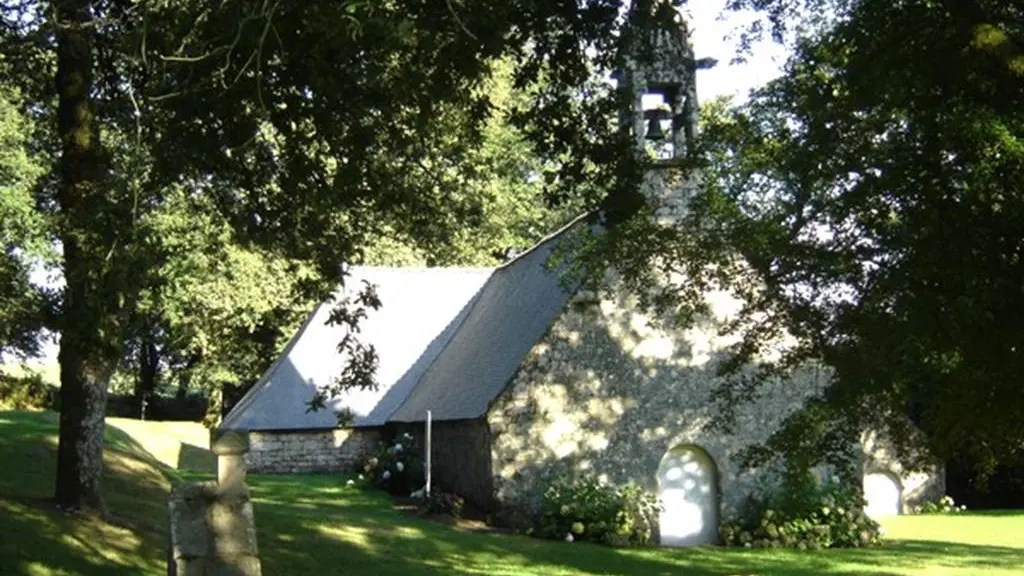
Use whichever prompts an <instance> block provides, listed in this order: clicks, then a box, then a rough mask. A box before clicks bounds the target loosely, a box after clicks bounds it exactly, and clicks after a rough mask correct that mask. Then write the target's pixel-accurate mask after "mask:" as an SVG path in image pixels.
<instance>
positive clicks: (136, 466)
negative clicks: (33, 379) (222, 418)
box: [0, 412, 213, 576]
mask: <svg viewBox="0 0 1024 576" xmlns="http://www.w3.org/2000/svg"><path fill="white" fill-rule="evenodd" d="M107 424H108V425H107V427H106V431H105V437H104V443H105V445H106V448H107V449H106V451H105V453H104V457H103V463H104V475H103V486H104V493H105V496H106V501H107V506H108V508H109V509H110V514H111V519H112V521H113V523H105V522H102V521H100V520H98V519H96V518H88V517H81V516H68V515H66V514H64V513H62V512H60V511H59V510H57V509H56V508H55V507H53V506H52V505H51V504H50V503H49V502H48V499H49V498H50V497H51V496H52V495H53V491H54V481H55V475H56V468H57V429H58V422H57V414H55V413H52V412H0V462H2V463H3V470H2V471H0V574H3V575H5V576H6V575H7V574H31V575H51V574H54V575H57V574H60V575H63V574H97V575H98V574H115V575H116V574H164V573H166V568H165V558H166V555H165V553H166V533H167V532H166V531H167V506H166V502H167V495H168V493H169V491H170V486H171V483H172V482H174V481H177V480H178V472H177V470H176V467H177V464H178V462H177V458H178V454H179V450H174V449H172V446H173V443H174V442H178V443H180V440H176V439H177V438H185V439H189V440H193V441H194V440H195V437H196V435H197V434H199V431H201V430H202V427H201V426H200V425H198V424H188V423H178V422H167V423H161V422H147V423H140V424H144V426H143V427H138V426H135V425H134V423H132V422H131V421H127V422H125V421H123V419H120V418H110V419H108V420H107ZM183 425H184V426H183ZM189 426H191V427H192V428H191V429H190V428H189ZM124 427H127V428H128V429H129V430H131V431H132V432H133V434H129V433H128V432H125V430H124V429H122V428H124ZM196 428H198V430H196ZM140 439H141V441H140ZM146 445H148V446H149V447H152V448H154V449H156V453H155V454H154V453H151V452H149V451H148V450H147V449H146ZM196 449H197V450H199V448H196ZM193 460H194V461H193V462H190V464H195V465H196V467H197V468H198V469H203V468H202V467H201V466H202V464H203V463H204V462H205V463H212V462H213V460H212V455H209V453H208V452H207V453H206V457H205V459H204V458H194V459H193ZM205 470H212V468H209V466H207V467H206V468H205Z"/></svg>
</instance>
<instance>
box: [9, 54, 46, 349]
mask: <svg viewBox="0 0 1024 576" xmlns="http://www.w3.org/2000/svg"><path fill="white" fill-rule="evenodd" d="M2 65H3V61H0V66H2ZM20 104H21V102H20V98H19V97H18V94H17V92H15V91H13V90H11V89H9V88H2V89H0V357H3V356H4V355H7V354H20V355H33V354H34V353H36V352H37V351H38V339H37V337H38V335H39V330H40V329H41V328H42V326H43V319H44V310H45V299H44V295H43V294H42V293H41V292H40V291H39V290H38V289H37V288H36V287H34V286H33V285H32V284H31V282H30V281H29V275H30V272H31V267H32V264H33V263H34V262H38V261H39V259H40V258H41V257H45V256H46V255H47V250H46V243H45V240H44V238H45V234H44V228H45V221H44V220H43V219H42V218H40V215H39V214H38V213H37V212H36V211H35V208H34V204H35V202H34V197H33V194H32V192H33V189H34V187H35V185H36V183H37V180H38V179H39V178H40V176H41V175H42V173H43V166H42V162H41V161H40V159H39V158H38V157H36V156H35V155H33V154H32V152H31V150H30V148H29V146H28V138H27V137H26V134H28V133H30V132H31V131H30V130H29V129H28V124H29V121H28V119H27V118H26V117H25V116H24V115H23V114H22V113H21V111H20V110H19V105H20Z"/></svg>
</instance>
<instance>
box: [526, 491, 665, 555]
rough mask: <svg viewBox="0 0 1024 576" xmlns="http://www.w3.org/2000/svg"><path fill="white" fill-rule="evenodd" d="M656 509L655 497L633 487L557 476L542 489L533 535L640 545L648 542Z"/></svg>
mask: <svg viewBox="0 0 1024 576" xmlns="http://www.w3.org/2000/svg"><path fill="white" fill-rule="evenodd" d="M658 511H659V507H658V501H657V498H655V497H654V496H652V495H650V494H648V493H646V492H644V491H643V490H642V489H641V488H638V487H636V486H623V487H614V486H605V485H602V484H601V483H599V482H597V481H596V480H594V479H591V478H584V479H581V480H577V481H575V482H572V481H568V480H565V479H560V480H556V481H555V482H553V483H551V484H550V485H549V486H548V487H547V489H546V490H545V491H544V496H543V500H542V502H541V508H540V516H539V519H538V522H537V526H536V529H535V530H534V532H533V534H534V535H536V536H538V537H541V538H550V539H557V540H566V541H567V542H572V541H574V540H588V541H591V542H598V543H601V544H608V545H611V546H640V545H644V544H647V543H649V542H650V541H651V537H652V536H653V533H654V523H655V521H656V519H657V515H658Z"/></svg>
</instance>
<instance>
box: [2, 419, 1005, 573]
mask: <svg viewBox="0 0 1024 576" xmlns="http://www.w3.org/2000/svg"><path fill="white" fill-rule="evenodd" d="M108 423H109V424H110V426H108V429H109V432H108V435H107V445H108V447H109V450H108V453H107V460H106V462H107V475H106V482H107V484H106V487H107V497H108V501H109V503H110V506H111V510H112V512H113V514H114V515H115V516H116V517H117V518H118V519H119V521H120V522H121V523H122V524H124V527H118V526H111V525H107V524H101V523H98V522H96V521H94V520H90V519H84V518H73V517H66V516H63V515H61V514H60V513H59V512H56V511H54V510H52V509H51V508H49V507H47V506H45V505H43V504H41V503H40V501H39V500H38V499H40V498H45V497H47V496H49V494H50V492H51V491H52V484H53V478H52V476H53V468H54V450H55V449H56V418H55V416H54V415H53V414H46V413H3V412H0V459H2V460H0V462H3V463H4V469H3V470H2V471H0V574H3V575H8V574H14V575H21V574H26V575H27V574H31V575H50V574H61V575H63V574H114V575H118V574H152V575H159V574H164V573H165V565H164V561H165V560H164V559H165V545H166V540H165V529H166V526H165V524H166V513H165V511H164V503H165V501H166V495H167V490H168V489H169V486H170V482H172V481H176V480H177V479H178V478H179V477H180V476H181V475H185V476H189V477H191V476H197V475H205V474H208V473H209V470H210V464H211V462H212V460H211V457H210V455H209V453H208V452H206V451H205V450H203V449H202V446H204V445H205V438H206V436H205V432H204V431H203V430H202V428H201V427H199V426H198V425H195V424H180V423H159V422H157V423H154V422H137V421H131V420H120V419H110V420H108ZM179 468H180V469H188V470H192V472H182V471H181V470H179ZM196 470H199V472H195V471H196ZM249 483H250V485H251V486H252V488H253V498H254V503H255V511H256V522H257V526H258V529H259V539H260V542H259V543H260V550H261V559H262V562H263V573H264V574H266V575H267V576H290V575H300V574H302V575H307V574H323V573H339V574H346V575H349V576H358V575H371V574H372V575H377V574H379V575H383V576H388V575H394V576H417V575H426V574H454V575H466V576H468V575H483V574H487V575H489V576H506V575H509V576H510V575H526V574H536V575H554V576H559V575H569V574H573V575H576V574H594V575H612V574H644V575H668V574H693V575H717V576H726V575H741V574H743V575H752V574H764V575H776V574H777V575H793V576H811V575H818V574H821V575H854V574H875V575H886V576H888V575H926V574H927V575H932V574H936V575H940V576H967V575H974V574H978V575H982V574H993V575H997V576H998V575H1007V576H1008V575H1010V574H1020V573H1024V513H1004V514H998V513H994V514H968V515H964V516H906V517H900V518H894V519H892V521H891V522H888V523H887V526H886V527H887V529H888V531H889V534H890V542H889V543H888V544H887V545H886V546H884V547H882V548H877V549H870V550H827V551H821V552H795V551H783V550H726V549H716V548H707V549H695V550H668V549H657V548H653V549H642V550H615V549H610V548H603V547H599V546H592V545H588V544H580V543H575V544H566V543H562V542H546V541H540V540H535V539H530V538H525V537H517V536H505V535H497V534H475V533H469V532H462V531H458V530H454V529H451V528H448V527H445V526H441V525H438V524H435V523H431V522H428V521H425V520H422V519H419V518H416V517H414V516H411V515H408V514H406V513H403V512H399V511H396V510H394V509H393V508H392V507H391V504H390V501H389V500H388V498H386V497H385V496H384V495H382V494H380V493H376V492H371V491H365V490H362V489H360V488H358V487H356V486H347V485H345V482H344V480H343V479H342V478H340V477H338V476H316V475H297V476H251V477H250V482H249Z"/></svg>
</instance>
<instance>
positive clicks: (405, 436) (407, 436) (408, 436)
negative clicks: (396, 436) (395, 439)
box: [402, 432, 412, 440]
mask: <svg viewBox="0 0 1024 576" xmlns="http://www.w3.org/2000/svg"><path fill="white" fill-rule="evenodd" d="M402 437H403V438H405V439H406V440H412V434H409V433H408V432H406V433H405V434H402Z"/></svg>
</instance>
